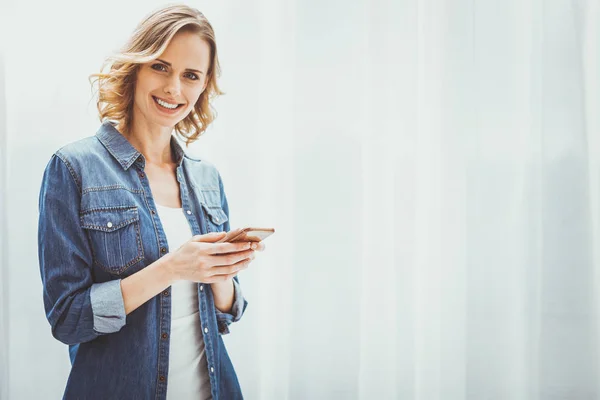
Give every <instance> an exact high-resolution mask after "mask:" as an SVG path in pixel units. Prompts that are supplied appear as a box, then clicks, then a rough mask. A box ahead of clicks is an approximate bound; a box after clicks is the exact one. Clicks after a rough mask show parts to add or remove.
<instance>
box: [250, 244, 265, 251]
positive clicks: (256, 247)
mask: <svg viewBox="0 0 600 400" xmlns="http://www.w3.org/2000/svg"><path fill="white" fill-rule="evenodd" d="M252 248H253V249H254V250H256V251H263V250H264V249H265V244H264V243H263V242H252Z"/></svg>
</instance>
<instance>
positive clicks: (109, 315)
mask: <svg viewBox="0 0 600 400" xmlns="http://www.w3.org/2000/svg"><path fill="white" fill-rule="evenodd" d="M80 201H81V187H80V179H79V178H78V175H77V174H76V172H75V171H74V170H73V168H72V167H71V166H70V164H69V163H68V161H67V160H66V159H64V156H61V155H60V153H59V152H57V153H55V154H54V155H52V158H51V159H50V161H49V162H48V164H47V166H46V169H45V171H44V174H43V178H42V184H41V188H40V196H39V220H38V258H39V267H40V275H41V278H42V286H43V299H44V309H45V311H46V318H47V319H48V322H49V323H50V326H51V328H52V335H53V336H54V337H55V338H56V339H58V340H60V341H61V342H63V343H65V344H77V343H84V342H88V341H91V340H93V339H95V338H96V337H98V336H99V335H101V334H107V333H112V332H116V331H118V330H120V329H121V328H122V327H123V326H124V325H125V321H126V314H125V306H124V302H123V295H122V292H121V282H120V280H119V279H117V280H113V281H109V282H102V283H95V282H93V280H92V272H91V265H92V261H93V259H92V250H91V246H90V243H89V239H88V236H87V235H86V233H85V231H84V230H83V228H82V227H81V224H80V221H79V208H80Z"/></svg>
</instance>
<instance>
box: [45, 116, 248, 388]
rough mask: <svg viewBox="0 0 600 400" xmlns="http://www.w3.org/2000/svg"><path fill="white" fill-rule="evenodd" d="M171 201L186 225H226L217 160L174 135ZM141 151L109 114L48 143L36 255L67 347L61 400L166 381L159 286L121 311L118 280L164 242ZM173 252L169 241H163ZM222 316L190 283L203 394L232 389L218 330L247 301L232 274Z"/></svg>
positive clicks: (57, 332)
mask: <svg viewBox="0 0 600 400" xmlns="http://www.w3.org/2000/svg"><path fill="white" fill-rule="evenodd" d="M171 151H172V154H173V157H174V159H175V160H176V162H177V181H178V182H179V188H180V194H181V202H182V207H183V211H184V215H185V217H186V218H187V220H188V222H189V224H190V227H191V229H192V232H193V234H194V235H199V234H205V233H208V232H216V231H229V208H228V205H227V198H226V196H225V192H224V190H223V183H222V181H221V176H220V175H219V172H218V171H217V169H216V168H215V167H214V166H213V165H211V164H210V163H208V162H206V161H201V160H198V159H193V158H190V157H189V156H188V155H187V154H185V153H184V151H183V149H182V147H181V146H180V145H179V144H178V143H177V141H176V140H175V138H174V137H173V136H172V137H171ZM144 166H145V159H144V156H143V155H142V154H141V153H140V152H138V151H137V150H136V149H135V148H134V147H133V146H132V145H131V144H130V143H129V141H128V140H127V139H126V138H125V137H124V136H123V135H121V133H120V132H119V131H118V130H117V129H116V128H115V127H114V125H113V124H112V123H111V122H104V123H103V124H102V125H101V126H100V128H99V129H98V131H97V133H96V135H95V136H90V137H87V138H84V139H81V140H79V141H76V142H73V143H70V144H68V145H66V146H64V147H62V148H61V149H59V150H58V151H56V152H55V153H54V154H53V155H52V157H51V159H50V161H49V163H48V165H47V166H46V169H45V171H44V175H43V179H42V184H41V189H40V197H39V212H40V213H39V225H38V255H39V266H40V273H41V278H42V283H43V297H44V307H45V311H46V317H47V319H48V321H49V322H50V325H51V328H52V335H53V336H54V337H55V338H56V339H58V340H60V341H61V342H63V343H65V344H68V345H69V354H70V358H71V372H70V374H69V378H68V381H67V385H66V389H65V393H64V398H66V399H164V398H165V397H166V393H167V385H168V383H169V338H170V326H171V296H170V287H169V288H167V289H166V290H164V291H163V292H162V293H160V294H158V295H156V296H155V297H153V298H151V299H150V300H148V301H147V302H146V303H144V304H143V305H141V306H140V307H139V308H137V309H136V310H134V311H132V312H131V313H130V314H129V315H126V314H125V307H124V304H123V296H122V293H121V287H120V281H121V279H123V278H126V277H127V276H129V275H131V274H135V273H136V272H138V271H140V270H141V269H142V268H144V267H146V266H147V265H150V264H151V263H153V262H154V261H156V260H157V259H158V258H159V257H162V256H164V255H165V254H167V253H168V252H169V247H168V244H167V240H166V236H165V232H164V231H163V228H162V225H161V222H160V219H159V217H158V214H157V212H156V204H155V202H154V198H153V197H152V193H151V190H150V185H149V182H148V177H147V176H146V174H145V173H144ZM172 250H173V251H175V250H176V249H172ZM233 284H234V304H233V308H232V310H231V314H229V313H222V312H220V311H219V310H218V309H216V308H215V305H214V299H213V293H212V291H211V286H210V284H203V283H199V284H198V304H199V316H200V322H201V325H202V326H203V327H204V328H207V329H203V330H202V332H203V335H204V342H205V351H206V358H207V361H208V372H209V375H210V384H211V393H212V396H213V399H215V400H221V399H222V400H229V399H242V398H243V397H242V393H241V389H240V385H239V382H238V379H237V376H236V373H235V370H234V367H233V365H232V363H231V360H230V358H229V356H228V354H227V350H226V349H225V345H224V343H223V339H222V338H221V335H225V334H228V333H229V328H228V326H229V325H230V324H231V323H232V322H236V321H239V320H240V318H241V317H242V315H243V313H244V311H245V309H246V306H247V304H248V302H247V301H246V300H245V299H244V297H243V295H242V292H241V289H240V284H239V279H238V277H237V276H236V277H234V279H233Z"/></svg>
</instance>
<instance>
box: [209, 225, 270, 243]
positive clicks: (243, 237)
mask: <svg viewBox="0 0 600 400" xmlns="http://www.w3.org/2000/svg"><path fill="white" fill-rule="evenodd" d="M273 233H275V229H273V228H238V229H234V230H231V231H229V232H227V235H225V237H224V238H223V239H221V240H219V241H218V242H217V243H222V242H229V243H235V242H260V241H261V240H264V239H266V238H267V237H269V236H271V235H272V234H273Z"/></svg>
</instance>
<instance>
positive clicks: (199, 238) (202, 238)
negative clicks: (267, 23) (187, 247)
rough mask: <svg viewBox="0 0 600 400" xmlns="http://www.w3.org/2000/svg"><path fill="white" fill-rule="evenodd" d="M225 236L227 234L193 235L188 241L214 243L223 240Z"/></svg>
mask: <svg viewBox="0 0 600 400" xmlns="http://www.w3.org/2000/svg"><path fill="white" fill-rule="evenodd" d="M225 235H227V232H211V233H207V234H206V235H194V236H192V238H191V239H190V240H191V241H192V242H207V243H214V242H216V241H218V240H221V239H222V238H224V237H225Z"/></svg>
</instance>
